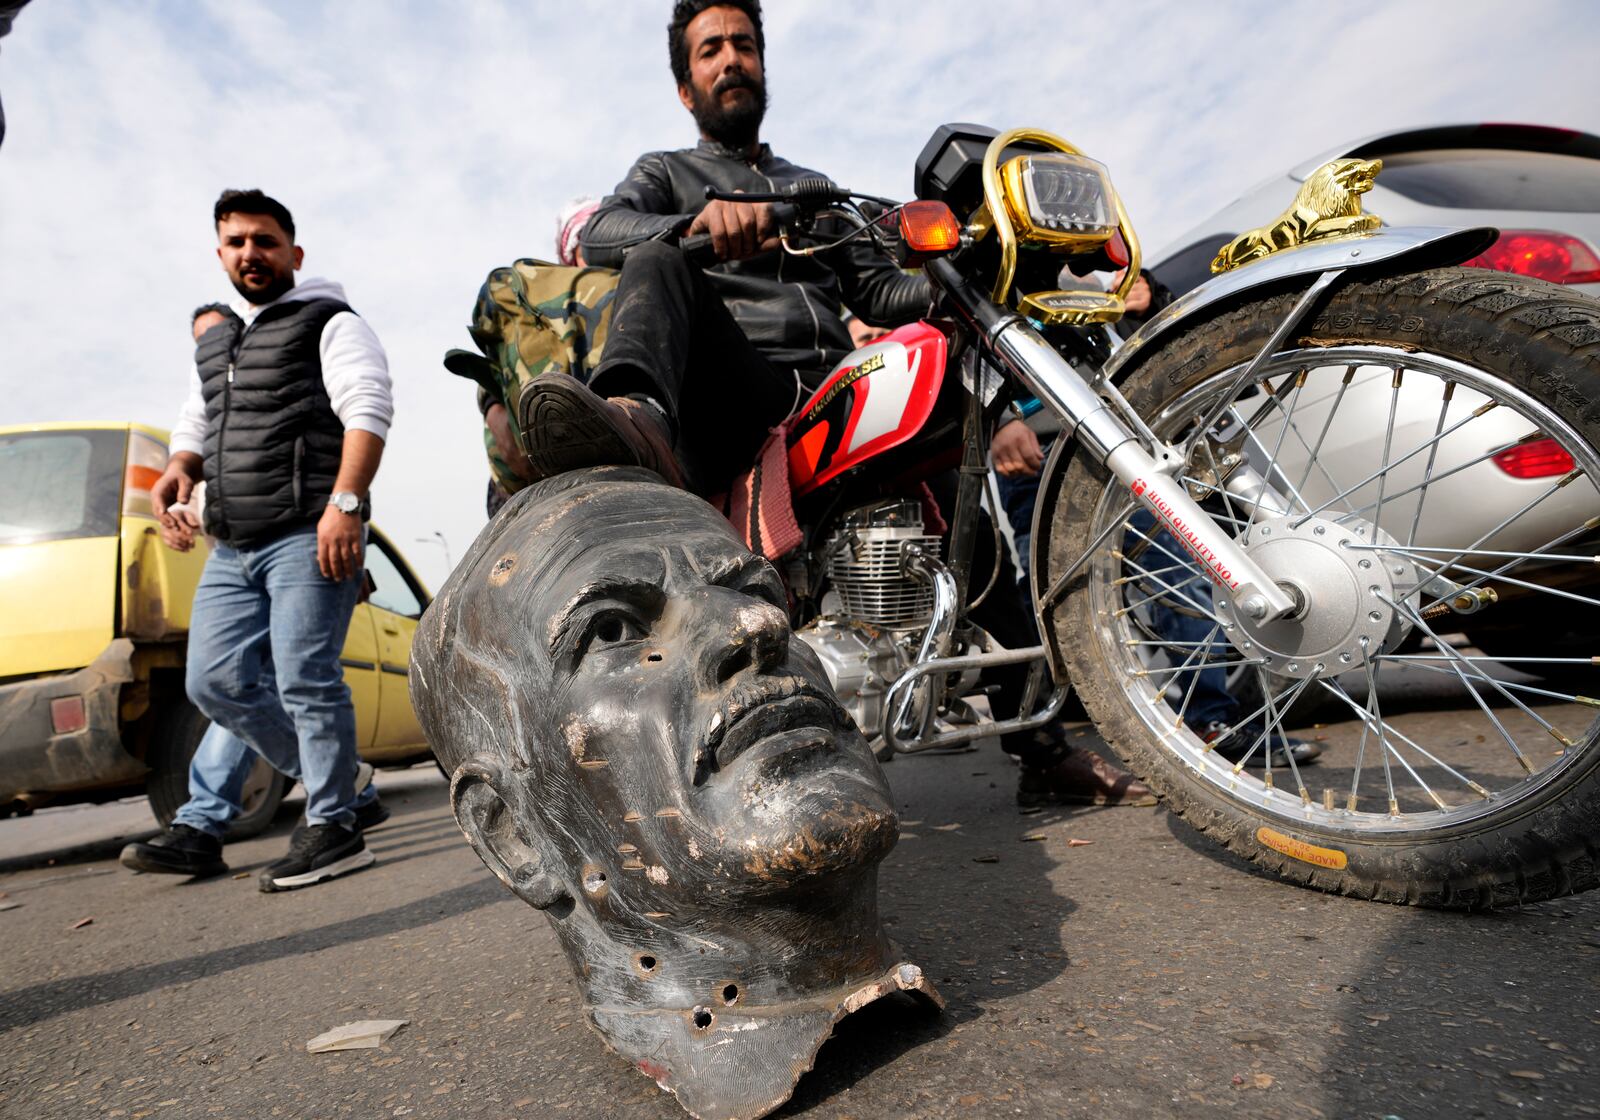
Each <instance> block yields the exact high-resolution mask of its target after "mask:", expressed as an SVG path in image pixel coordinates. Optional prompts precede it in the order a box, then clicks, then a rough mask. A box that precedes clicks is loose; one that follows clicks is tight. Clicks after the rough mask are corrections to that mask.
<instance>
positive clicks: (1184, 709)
mask: <svg viewBox="0 0 1600 1120" xmlns="http://www.w3.org/2000/svg"><path fill="white" fill-rule="evenodd" d="M1220 633H1222V624H1221V623H1220V622H1219V623H1217V625H1215V626H1213V627H1212V628H1211V633H1209V634H1207V635H1206V640H1205V642H1204V643H1203V644H1201V645H1200V646H1199V648H1197V649H1196V650H1195V651H1194V653H1192V654H1190V655H1189V657H1188V659H1187V660H1186V661H1185V664H1188V662H1189V661H1193V660H1194V659H1195V658H1196V657H1199V656H1200V655H1201V654H1202V653H1204V652H1208V651H1209V650H1210V648H1211V643H1212V642H1214V641H1216V640H1217V635H1218V634H1220ZM1202 671H1203V670H1202ZM1199 684H1200V674H1199V673H1196V674H1195V675H1194V676H1192V677H1190V678H1189V687H1188V688H1187V689H1185V690H1184V693H1183V703H1181V704H1179V705H1178V715H1177V718H1176V719H1175V720H1174V721H1173V727H1174V728H1178V727H1182V726H1183V721H1184V717H1186V716H1187V715H1188V714H1189V701H1190V700H1192V699H1194V690H1195V688H1196V687H1198V686H1199Z"/></svg>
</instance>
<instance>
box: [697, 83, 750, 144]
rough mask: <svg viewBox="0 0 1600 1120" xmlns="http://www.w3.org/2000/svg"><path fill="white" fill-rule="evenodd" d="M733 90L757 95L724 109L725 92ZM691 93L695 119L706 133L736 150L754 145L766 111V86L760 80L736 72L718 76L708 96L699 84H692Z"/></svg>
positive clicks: (742, 98) (743, 98) (744, 98)
mask: <svg viewBox="0 0 1600 1120" xmlns="http://www.w3.org/2000/svg"><path fill="white" fill-rule="evenodd" d="M730 89H747V90H749V91H750V92H751V94H753V95H754V96H751V97H741V98H740V99H739V100H738V101H737V102H735V103H734V104H733V105H732V106H731V107H729V108H723V106H722V95H723V94H724V93H726V92H727V91H728V90H730ZM690 93H691V99H692V100H693V102H694V109H693V112H694V121H695V123H696V124H697V125H699V126H700V131H701V132H702V133H703V134H704V135H706V136H709V137H710V138H711V139H713V140H715V141H716V142H717V143H719V144H721V145H722V146H723V147H724V148H732V149H734V150H735V151H744V150H745V149H747V148H750V147H752V146H754V144H755V142H756V137H757V136H758V135H760V132H761V118H762V117H764V116H766V113H767V87H766V86H765V85H764V84H763V83H762V82H761V81H760V79H758V78H752V77H751V76H750V75H748V74H745V73H741V72H739V71H735V72H734V73H732V74H725V75H723V76H722V77H721V78H718V79H717V82H716V84H715V85H714V86H712V87H711V95H710V96H709V97H706V96H703V95H702V94H701V93H700V90H699V89H698V88H697V87H691V88H690Z"/></svg>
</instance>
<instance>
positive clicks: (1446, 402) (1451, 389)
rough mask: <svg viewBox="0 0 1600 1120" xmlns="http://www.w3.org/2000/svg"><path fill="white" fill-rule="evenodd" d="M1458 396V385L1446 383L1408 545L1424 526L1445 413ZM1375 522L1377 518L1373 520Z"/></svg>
mask: <svg viewBox="0 0 1600 1120" xmlns="http://www.w3.org/2000/svg"><path fill="white" fill-rule="evenodd" d="M1455 395H1456V383H1455V382H1454V381H1446V382H1445V383H1444V395H1443V398H1442V399H1441V400H1440V401H1439V419H1438V420H1437V421H1436V422H1435V423H1434V425H1433V443H1432V445H1431V446H1430V447H1429V448H1428V465H1427V466H1426V467H1425V468H1423V471H1422V489H1421V490H1420V491H1418V493H1417V512H1416V513H1415V514H1413V515H1412V518H1411V532H1409V533H1407V534H1406V543H1407V544H1415V543H1416V541H1417V527H1418V526H1419V525H1421V524H1422V506H1423V503H1424V502H1426V501H1427V500H1428V480H1429V479H1431V478H1432V477H1433V464H1434V462H1435V461H1436V460H1437V458H1438V455H1439V433H1440V432H1442V431H1444V417H1445V413H1447V412H1449V411H1450V398H1452V397H1454V396H1455ZM1373 520H1374V521H1376V520H1377V518H1373Z"/></svg>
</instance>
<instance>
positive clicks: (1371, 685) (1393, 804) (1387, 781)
mask: <svg viewBox="0 0 1600 1120" xmlns="http://www.w3.org/2000/svg"><path fill="white" fill-rule="evenodd" d="M1362 644H1363V645H1365V644H1366V643H1365V642H1363V643H1362ZM1366 670H1367V703H1368V704H1369V705H1370V706H1371V708H1372V719H1373V722H1375V723H1376V724H1377V726H1378V757H1379V758H1381V759H1382V760H1383V784H1384V786H1385V787H1386V788H1387V789H1388V791H1389V815H1390V816H1391V817H1394V816H1399V814H1400V799H1399V798H1397V797H1395V795H1394V772H1393V771H1392V770H1391V769H1390V768H1389V751H1390V750H1391V748H1390V746H1389V737H1388V731H1389V726H1388V724H1386V723H1385V722H1384V720H1383V708H1382V707H1381V706H1380V705H1379V703H1378V668H1377V666H1375V665H1374V664H1373V662H1372V659H1371V658H1368V659H1367V663H1366Z"/></svg>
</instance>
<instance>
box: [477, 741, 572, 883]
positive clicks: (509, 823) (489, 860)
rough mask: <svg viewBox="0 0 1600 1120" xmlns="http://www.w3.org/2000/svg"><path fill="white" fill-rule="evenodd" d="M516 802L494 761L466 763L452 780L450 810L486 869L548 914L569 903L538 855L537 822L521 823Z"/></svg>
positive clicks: (525, 821) (559, 881)
mask: <svg viewBox="0 0 1600 1120" xmlns="http://www.w3.org/2000/svg"><path fill="white" fill-rule="evenodd" d="M513 801H514V799H513V798H512V797H510V796H509V787H508V785H507V782H506V772H505V769H504V768H503V767H501V766H500V765H498V764H496V763H492V762H484V761H481V760H474V761H472V762H467V763H464V764H462V765H461V766H460V767H458V768H457V769H456V772H455V776H454V777H453V778H452V779H451V781H450V808H451V809H452V810H453V811H454V813H455V815H456V824H457V825H458V826H459V827H460V829H461V832H462V835H464V836H465V837H466V838H467V843H468V844H471V845H472V850H473V851H475V852H477V853H478V858H479V859H481V860H483V863H484V866H485V867H487V868H488V869H489V870H490V871H493V872H494V873H495V876H496V877H497V878H498V879H499V880H500V881H501V882H502V883H504V884H505V885H506V886H507V887H509V888H511V892H512V893H513V894H515V895H516V896H517V897H518V898H520V899H522V901H524V902H526V903H527V904H528V905H529V906H532V907H534V908H536V909H539V910H548V909H549V908H550V907H552V906H555V905H557V904H559V903H561V902H563V901H570V900H571V896H570V895H569V894H568V893H567V890H566V888H565V887H563V886H562V885H561V880H560V879H559V878H557V877H556V876H555V875H554V874H552V873H551V871H550V870H548V868H547V865H546V863H545V860H544V857H543V855H542V854H541V852H540V849H541V847H543V846H544V845H543V844H542V843H541V839H542V838H541V837H539V836H538V835H537V833H538V831H539V825H538V822H536V821H531V820H518V819H517V816H516V813H515V811H514V810H513V809H512V804H513Z"/></svg>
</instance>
